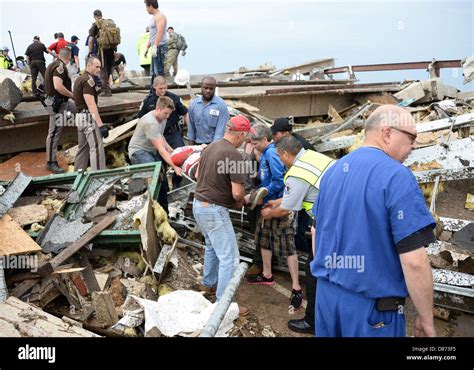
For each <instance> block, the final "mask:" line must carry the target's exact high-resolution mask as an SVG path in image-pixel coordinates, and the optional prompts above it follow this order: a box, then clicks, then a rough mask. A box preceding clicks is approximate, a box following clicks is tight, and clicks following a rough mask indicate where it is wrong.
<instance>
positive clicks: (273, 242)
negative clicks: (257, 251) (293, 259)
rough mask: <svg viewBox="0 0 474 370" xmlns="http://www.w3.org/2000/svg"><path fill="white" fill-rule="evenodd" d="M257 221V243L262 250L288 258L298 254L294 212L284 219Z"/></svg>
mask: <svg viewBox="0 0 474 370" xmlns="http://www.w3.org/2000/svg"><path fill="white" fill-rule="evenodd" d="M262 220H263V219H262V218H261V217H259V218H258V221H257V228H256V230H255V242H256V243H257V247H258V246H260V248H261V249H269V250H271V251H272V253H273V254H274V255H275V256H278V257H280V258H281V257H288V256H292V255H294V254H296V246H295V230H296V218H295V217H294V212H292V213H290V215H289V216H287V217H284V218H272V219H271V220H264V222H263V225H262Z"/></svg>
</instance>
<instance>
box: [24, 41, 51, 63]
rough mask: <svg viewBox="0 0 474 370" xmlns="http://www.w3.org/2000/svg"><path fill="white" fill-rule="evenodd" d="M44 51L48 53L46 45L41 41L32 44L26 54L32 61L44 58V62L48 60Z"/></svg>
mask: <svg viewBox="0 0 474 370" xmlns="http://www.w3.org/2000/svg"><path fill="white" fill-rule="evenodd" d="M44 53H46V46H45V45H44V44H43V43H42V42H39V41H35V42H33V43H32V44H30V45H29V46H28V48H27V49H26V51H25V55H26V56H27V57H28V58H29V59H30V61H32V60H42V61H43V62H46V59H44Z"/></svg>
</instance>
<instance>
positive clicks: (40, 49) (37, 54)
mask: <svg viewBox="0 0 474 370" xmlns="http://www.w3.org/2000/svg"><path fill="white" fill-rule="evenodd" d="M45 53H46V54H49V51H48V49H46V46H45V45H44V44H43V43H42V42H41V41H40V38H39V36H35V37H33V43H32V44H30V45H29V46H28V48H27V49H26V51H25V55H26V57H27V58H28V63H29V64H30V71H31V89H32V91H33V94H34V95H36V96H38V94H39V92H38V87H37V86H36V79H37V78H38V74H40V73H41V76H42V77H43V80H44V79H45V74H46V59H45V58H44V54H45Z"/></svg>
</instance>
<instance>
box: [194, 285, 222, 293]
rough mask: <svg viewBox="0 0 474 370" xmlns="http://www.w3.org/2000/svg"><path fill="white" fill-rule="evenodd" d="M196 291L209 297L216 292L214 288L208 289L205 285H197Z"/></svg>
mask: <svg viewBox="0 0 474 370" xmlns="http://www.w3.org/2000/svg"><path fill="white" fill-rule="evenodd" d="M198 289H199V290H200V291H201V292H204V293H207V294H211V295H213V294H216V290H217V289H216V287H210V286H206V285H203V284H199V285H198Z"/></svg>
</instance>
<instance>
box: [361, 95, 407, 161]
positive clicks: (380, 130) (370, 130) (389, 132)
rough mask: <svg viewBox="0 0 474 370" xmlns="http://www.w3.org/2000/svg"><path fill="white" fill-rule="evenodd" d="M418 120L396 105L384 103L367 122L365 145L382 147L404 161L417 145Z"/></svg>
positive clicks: (390, 154) (392, 155)
mask: <svg viewBox="0 0 474 370" xmlns="http://www.w3.org/2000/svg"><path fill="white" fill-rule="evenodd" d="M415 138H416V122H415V120H414V119H413V117H412V116H411V114H410V113H409V112H408V111H406V110H405V109H403V108H401V107H398V106H396V105H388V104H387V105H382V106H380V107H378V108H377V109H376V110H374V111H373V112H372V114H371V115H370V116H369V118H367V121H366V122H365V141H364V145H365V146H373V147H377V148H380V149H382V150H383V151H384V152H385V153H387V154H388V155H389V156H390V157H392V158H393V159H395V160H397V161H399V162H404V161H405V159H406V158H407V157H408V156H409V155H410V153H411V151H412V150H413V149H414V148H415V147H416V141H415Z"/></svg>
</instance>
